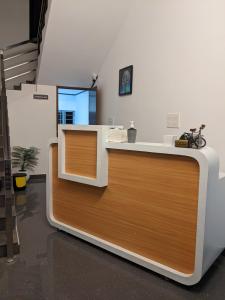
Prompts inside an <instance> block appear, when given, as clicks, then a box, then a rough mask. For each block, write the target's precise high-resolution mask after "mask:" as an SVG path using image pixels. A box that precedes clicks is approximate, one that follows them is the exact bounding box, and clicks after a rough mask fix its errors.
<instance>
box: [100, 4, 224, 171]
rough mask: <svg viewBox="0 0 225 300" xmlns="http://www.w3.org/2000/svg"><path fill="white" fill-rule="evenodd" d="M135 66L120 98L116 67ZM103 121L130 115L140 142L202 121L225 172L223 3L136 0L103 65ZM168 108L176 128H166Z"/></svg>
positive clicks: (121, 121) (120, 121)
mask: <svg viewBox="0 0 225 300" xmlns="http://www.w3.org/2000/svg"><path fill="white" fill-rule="evenodd" d="M131 64H133V65H134V82H133V94H132V95H131V96H126V97H119V96H118V79H119V69H120V68H122V67H125V66H128V65H131ZM98 87H99V90H100V96H101V122H102V123H107V122H108V118H109V117H115V123H116V124H123V125H125V126H128V125H129V124H128V122H129V120H134V121H135V123H136V127H137V129H138V140H142V141H154V142H155V141H161V140H162V136H163V135H164V134H177V133H179V134H180V133H181V132H182V131H184V130H188V129H189V128H191V127H197V126H199V125H200V124H201V123H205V124H206V125H207V127H206V129H205V135H206V137H207V140H208V144H209V145H210V146H212V147H214V148H215V149H216V150H217V151H218V153H219V155H220V159H221V165H222V170H223V171H225V140H224V131H225V1H224V0H188V1H187V0H169V1H165V0H135V4H134V5H133V7H132V9H131V12H130V14H129V16H128V18H127V20H126V22H125V24H124V26H123V27H122V28H121V31H120V33H119V35H118V37H117V39H116V40H115V43H114V45H113V47H112V48H111V51H110V52H109V54H108V56H107V58H106V59H105V62H104V64H103V66H102V68H101V71H100V76H99V83H98ZM168 112H180V113H181V128H180V129H179V130H176V129H167V128H166V115H167V113H168Z"/></svg>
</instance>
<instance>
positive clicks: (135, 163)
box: [52, 145, 199, 274]
mask: <svg viewBox="0 0 225 300" xmlns="http://www.w3.org/2000/svg"><path fill="white" fill-rule="evenodd" d="M57 155H58V154H57V145H54V146H53V156H52V157H53V159H52V162H53V214H54V217H55V218H56V220H58V221H60V222H63V223H65V224H69V225H71V226H73V227H74V228H77V229H80V230H83V231H85V232H87V233H89V234H92V235H95V236H96V237H99V238H102V239H104V240H106V241H109V242H111V243H114V244H116V245H118V246H121V247H123V248H125V249H127V250H130V251H132V252H135V253H137V254H139V255H142V256H144V257H146V258H149V259H152V260H154V261H156V262H159V263H161V264H164V265H166V266H168V267H171V268H174V269H176V270H178V271H180V272H183V273H187V274H191V273H193V270H194V265H195V246H196V224H197V206H198V186H199V165H198V163H197V162H196V161H195V160H194V159H191V158H187V157H184V156H175V155H164V154H162V155H160V154H150V153H144V152H135V151H124V150H110V151H109V184H108V186H107V187H106V188H96V187H93V186H88V185H82V184H79V183H75V182H70V181H66V180H62V179H59V178H58V177H57V168H58V167H57V163H58V160H57Z"/></svg>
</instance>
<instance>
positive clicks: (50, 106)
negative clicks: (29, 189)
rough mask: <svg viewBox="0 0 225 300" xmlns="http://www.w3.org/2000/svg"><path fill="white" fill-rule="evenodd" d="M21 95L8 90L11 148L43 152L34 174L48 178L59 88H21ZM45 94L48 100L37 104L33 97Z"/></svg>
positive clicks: (54, 134) (31, 86)
mask: <svg viewBox="0 0 225 300" xmlns="http://www.w3.org/2000/svg"><path fill="white" fill-rule="evenodd" d="M22 87H23V89H22V91H14V90H8V91H7V97H8V109H9V125H10V137H11V147H13V146H24V147H30V146H36V147H38V148H40V156H39V165H38V167H37V168H36V170H35V172H34V173H35V174H45V173H46V171H47V164H48V152H47V145H48V142H49V139H50V138H52V137H55V136H56V87H54V86H38V87H37V88H36V86H35V85H30V84H27V85H22ZM34 93H38V94H45V95H48V96H49V99H48V100H42V101H41V100H34V99H33V94H34Z"/></svg>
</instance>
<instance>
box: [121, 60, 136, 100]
mask: <svg viewBox="0 0 225 300" xmlns="http://www.w3.org/2000/svg"><path fill="white" fill-rule="evenodd" d="M132 88H133V66H132V65H131V66H128V67H126V68H123V69H120V71H119V95H120V96H126V95H131V94H132Z"/></svg>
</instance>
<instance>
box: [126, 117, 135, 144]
mask: <svg viewBox="0 0 225 300" xmlns="http://www.w3.org/2000/svg"><path fill="white" fill-rule="evenodd" d="M136 136H137V129H136V128H135V127H134V121H130V128H129V129H128V130H127V138H128V143H135V141H136Z"/></svg>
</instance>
